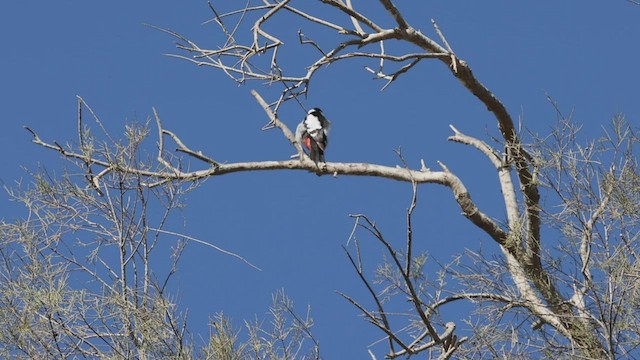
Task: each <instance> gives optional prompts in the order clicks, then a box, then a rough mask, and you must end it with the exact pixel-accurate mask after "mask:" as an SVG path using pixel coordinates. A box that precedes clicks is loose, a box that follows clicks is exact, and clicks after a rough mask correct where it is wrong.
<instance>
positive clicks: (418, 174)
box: [33, 0, 640, 359]
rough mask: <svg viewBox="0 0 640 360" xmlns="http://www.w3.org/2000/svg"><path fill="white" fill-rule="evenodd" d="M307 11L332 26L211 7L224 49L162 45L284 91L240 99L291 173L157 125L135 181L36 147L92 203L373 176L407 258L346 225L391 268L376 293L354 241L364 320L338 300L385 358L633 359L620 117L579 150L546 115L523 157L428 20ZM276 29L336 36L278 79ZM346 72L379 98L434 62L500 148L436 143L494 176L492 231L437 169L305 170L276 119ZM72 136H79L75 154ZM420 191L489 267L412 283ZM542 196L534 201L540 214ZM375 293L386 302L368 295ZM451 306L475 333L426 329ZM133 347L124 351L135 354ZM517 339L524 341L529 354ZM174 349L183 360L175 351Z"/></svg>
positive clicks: (128, 170)
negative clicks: (117, 196)
mask: <svg viewBox="0 0 640 360" xmlns="http://www.w3.org/2000/svg"><path fill="white" fill-rule="evenodd" d="M320 3H322V4H323V5H324V6H325V8H326V9H330V10H332V11H334V12H335V13H337V14H339V16H332V17H331V18H328V17H326V18H323V16H322V15H318V14H316V13H313V12H311V11H310V10H306V8H305V5H304V3H300V5H294V2H293V1H290V0H282V1H273V2H272V1H267V0H265V1H262V2H260V3H259V4H258V5H252V4H251V3H250V2H249V5H247V6H244V7H239V8H237V9H233V10H229V11H225V12H220V11H218V10H217V8H216V7H214V6H213V5H212V4H210V9H211V12H212V14H213V18H212V19H211V21H210V22H211V23H215V24H216V25H217V26H219V28H220V31H221V32H222V33H223V34H224V37H225V42H224V43H223V44H219V45H217V46H215V47H214V49H213V50H210V49H207V48H203V47H200V46H199V45H198V44H196V43H195V42H194V41H191V40H189V39H188V38H187V37H185V36H183V35H180V34H178V33H176V32H173V31H169V30H163V31H165V32H168V33H169V34H171V35H172V36H174V37H176V38H177V39H178V40H179V44H178V48H179V49H180V50H182V51H184V52H185V53H186V55H174V56H176V57H179V58H182V59H186V60H189V61H191V62H194V63H195V64H197V65H199V66H208V67H212V68H214V69H216V70H219V71H222V72H224V73H225V74H227V75H228V76H229V77H230V78H231V79H233V80H234V81H236V82H238V83H245V82H247V81H249V80H259V81H261V82H266V83H269V84H270V85H277V86H281V89H282V90H281V92H280V93H279V95H278V96H277V97H276V98H275V99H273V101H271V102H269V101H266V100H264V98H263V97H262V96H261V95H260V94H259V93H258V92H257V91H255V90H252V94H253V96H254V97H255V99H256V101H257V102H258V103H259V104H260V105H261V106H262V108H263V109H264V111H265V113H266V116H267V119H268V123H267V125H265V127H264V128H265V129H270V128H277V129H280V131H282V133H283V135H284V137H285V138H286V139H287V140H288V141H290V142H291V144H292V145H293V146H294V147H295V150H296V152H297V153H298V158H297V159H293V160H291V159H287V160H274V161H262V162H243V163H220V162H218V161H216V160H215V159H214V158H213V157H212V156H207V155H204V154H202V153H201V152H197V151H194V150H192V149H191V148H190V147H189V146H187V145H186V144H184V143H183V142H182V141H181V140H180V138H179V136H178V135H176V133H174V132H172V131H170V130H167V129H165V128H164V127H163V126H162V123H161V121H160V117H159V116H158V114H155V120H156V125H157V128H158V138H159V150H158V152H157V156H156V159H157V162H158V166H157V167H150V166H145V167H140V166H137V163H134V162H124V161H114V160H113V158H111V157H108V156H103V157H100V156H96V155H95V153H94V152H93V151H88V150H85V149H84V147H83V145H82V141H81V146H80V149H78V150H74V149H71V148H66V147H62V146H60V145H58V144H55V143H48V142H45V141H43V140H42V139H41V138H40V137H39V136H38V135H37V134H36V133H35V132H33V136H34V142H36V143H37V144H39V145H42V146H44V147H47V148H50V149H53V150H56V151H59V152H60V153H62V154H63V155H64V156H65V157H67V158H69V159H75V160H77V161H79V162H80V163H81V164H84V165H85V166H84V169H85V171H86V176H87V180H88V183H89V184H90V185H91V186H92V187H93V188H94V189H95V191H96V192H100V193H105V194H106V193H107V192H109V191H112V190H110V189H111V188H112V187H113V185H112V184H111V183H110V182H109V181H108V180H109V179H114V178H115V179H118V178H119V177H126V178H131V179H135V180H136V183H135V186H134V187H133V188H135V189H139V190H138V192H139V193H141V194H143V193H145V192H147V191H152V189H166V187H167V186H172V184H174V183H178V184H182V183H183V182H189V181H196V180H199V179H203V178H207V177H212V176H221V175H224V174H228V173H233V172H240V171H255V170H274V169H291V170H307V171H311V172H315V173H317V174H319V175H323V174H335V175H360V176H362V175H364V176H377V177H384V178H388V179H394V180H400V181H405V182H408V183H411V184H412V185H413V188H414V192H413V194H414V195H413V198H412V201H411V203H410V206H409V209H408V211H407V233H406V247H405V248H404V249H402V250H398V249H394V248H393V247H392V246H391V244H390V243H389V242H388V241H387V240H386V239H385V236H384V234H383V233H382V232H381V231H380V230H379V229H378V228H377V226H376V225H375V222H374V221H372V220H371V219H369V218H368V217H367V216H365V215H356V216H355V219H356V228H362V229H364V230H365V231H367V232H368V233H369V234H371V235H372V236H373V238H375V239H376V240H377V242H378V243H379V244H381V245H382V246H383V247H384V248H385V249H386V251H387V252H388V254H389V256H390V258H389V262H388V263H385V264H384V265H382V266H381V267H379V268H378V271H377V276H378V280H377V282H372V281H371V279H369V275H368V274H367V273H366V271H365V267H364V265H363V264H364V260H366V259H361V257H360V250H359V249H360V246H363V244H362V242H361V241H358V240H357V238H355V237H354V238H353V243H354V247H353V248H352V249H347V250H348V252H347V254H348V257H349V260H350V261H351V263H352V264H353V265H354V269H355V270H356V273H357V275H358V276H359V277H360V279H361V280H362V282H363V284H364V285H365V286H366V287H367V289H368V290H369V292H370V294H371V296H372V298H373V300H374V303H375V307H374V308H373V309H368V308H367V307H365V306H364V305H362V303H361V302H360V301H358V300H356V299H352V298H351V297H349V295H347V294H343V296H344V297H345V298H347V299H348V300H349V301H350V302H351V303H353V304H354V305H355V306H357V307H358V308H359V309H360V310H361V311H362V313H363V315H364V317H365V318H366V319H367V320H368V321H369V322H371V323H372V324H373V325H374V326H376V327H377V328H379V329H380V330H381V332H382V333H383V335H384V336H385V337H386V338H387V342H388V352H387V354H386V357H388V358H395V357H399V356H410V355H414V354H417V353H428V354H429V355H430V356H432V357H435V358H441V359H446V358H449V357H451V356H452V355H453V354H454V353H455V354H457V356H461V357H475V356H479V354H482V353H489V354H493V355H494V356H505V357H522V356H527V355H531V354H532V353H537V354H543V355H545V356H549V357H550V356H571V357H573V358H590V359H600V358H616V357H619V356H629V355H630V354H631V352H633V351H634V350H635V348H636V347H637V346H638V345H639V337H638V331H637V329H638V322H637V315H635V309H636V308H637V304H638V296H637V291H636V288H635V283H634V282H633V281H631V280H632V279H635V278H636V277H637V276H638V272H637V271H638V270H637V265H636V264H637V261H636V255H635V254H636V251H637V250H636V249H637V239H638V215H639V214H640V211H638V210H639V209H638V208H637V204H638V203H639V202H638V199H637V194H638V189H640V187H639V186H638V172H637V169H636V160H635V156H634V152H633V151H634V146H635V144H636V143H637V140H638V138H637V137H636V134H635V132H634V130H633V129H632V128H631V127H630V126H629V125H628V124H626V123H625V122H624V121H622V120H621V119H620V118H619V117H618V118H616V119H615V120H614V121H613V122H612V127H611V128H610V129H609V130H608V131H607V133H606V134H605V137H604V138H603V139H601V140H599V141H598V142H594V143H592V144H589V145H584V146H583V145H580V144H579V143H578V142H577V141H576V140H575V139H576V134H577V130H576V129H575V128H572V127H571V121H570V120H569V119H565V118H564V117H562V116H561V113H560V111H559V110H558V114H559V116H560V120H561V121H560V123H561V125H562V126H561V127H560V128H559V129H558V130H557V131H556V132H554V133H553V134H551V136H550V137H539V136H537V135H535V134H531V136H530V137H529V138H530V139H531V143H530V144H526V143H524V140H523V136H522V134H521V133H519V132H518V131H517V128H516V126H515V125H514V121H513V117H512V115H511V113H510V112H509V111H508V110H507V108H506V107H505V106H504V105H503V103H502V102H501V101H500V100H499V98H498V97H497V96H496V95H494V94H493V92H491V91H490V90H489V89H488V88H487V87H486V86H485V85H484V84H483V83H482V82H480V80H479V79H478V78H477V77H476V76H475V75H474V74H473V72H472V71H471V68H470V66H469V64H468V63H467V62H466V61H464V60H463V59H460V58H459V57H458V56H457V55H456V53H455V52H454V50H453V48H452V46H451V45H450V44H449V42H448V41H447V39H446V37H445V35H444V33H443V32H442V31H441V30H440V28H439V27H438V26H437V24H436V22H435V21H432V26H433V31H432V33H433V35H432V36H429V35H427V34H425V33H422V32H421V31H418V30H416V28H414V27H413V26H412V25H411V24H409V23H408V22H407V20H406V19H405V17H404V16H403V15H402V13H401V12H400V10H399V9H398V8H397V7H396V5H395V4H394V2H393V1H391V0H380V1H379V3H380V4H381V5H382V6H383V8H384V9H385V11H386V13H385V14H386V16H388V17H389V18H390V19H392V21H393V23H394V25H393V27H390V28H385V27H382V26H380V25H378V21H376V19H374V18H373V17H372V16H370V15H368V14H367V13H366V12H363V11H360V10H358V9H355V8H354V7H353V6H352V5H351V1H349V0H321V1H320ZM288 17H289V18H291V17H293V18H296V19H298V20H302V21H304V22H307V23H308V24H313V25H314V26H315V27H319V28H322V29H324V30H326V31H329V32H331V33H332V34H333V38H332V39H333V41H334V42H333V44H331V45H329V46H321V45H320V44H318V43H317V42H316V41H314V40H313V38H312V37H311V36H309V35H308V34H305V33H303V32H302V31H298V38H299V40H300V45H299V46H307V47H311V48H312V49H314V50H315V51H317V54H318V55H317V58H316V59H315V60H314V61H313V62H311V63H309V64H308V67H307V68H306V70H298V69H294V71H290V70H289V69H286V68H285V67H284V66H282V65H281V63H282V61H281V60H280V57H279V54H281V53H282V52H283V47H284V43H283V42H282V41H281V40H280V37H281V36H282V35H281V34H275V33H272V32H269V31H268V30H266V28H267V27H266V24H268V23H269V22H271V21H277V20H276V19H287V18H288ZM331 19H342V20H343V21H342V22H338V20H331ZM245 24H247V25H248V26H247V27H249V28H250V35H249V36H246V33H244V32H243V30H244V29H245ZM291 31H294V30H291ZM392 40H393V41H395V42H400V43H403V44H406V45H409V46H408V47H403V48H402V49H406V48H411V49H415V50H414V51H406V50H404V51H403V52H401V53H399V54H395V53H390V52H389V51H390V50H389V49H394V48H393V47H392V46H390V45H389V42H390V41H392ZM258 55H260V56H258ZM354 58H365V59H369V60H370V61H372V63H376V64H377V66H376V67H373V66H371V67H367V68H366V69H367V71H369V72H371V73H372V74H374V75H375V76H376V77H377V78H379V79H382V80H384V81H386V85H385V87H386V86H388V85H390V84H393V82H394V81H395V80H396V79H397V78H398V77H400V76H403V75H405V74H407V73H409V72H410V71H411V70H412V69H413V68H414V67H415V66H416V65H417V64H419V63H420V62H423V61H437V62H441V63H443V64H444V65H446V68H447V69H448V71H449V72H450V74H451V76H452V78H454V79H457V80H458V81H460V82H461V83H462V84H463V85H464V87H465V88H466V89H467V90H468V91H469V93H470V94H472V95H473V96H475V98H476V99H477V100H478V101H479V102H480V103H482V104H483V105H484V106H485V107H486V108H487V109H488V110H489V111H490V112H491V114H492V115H493V117H494V118H495V119H496V120H497V130H498V132H499V134H500V137H501V138H500V140H499V141H496V142H495V143H494V144H493V145H491V144H489V143H487V142H485V141H482V140H481V139H479V138H476V137H473V136H470V135H467V134H465V133H463V132H462V131H460V130H458V129H457V128H456V127H454V126H451V130H452V131H453V134H452V135H451V136H450V137H449V140H450V141H453V142H457V143H460V144H463V145H468V146H470V148H472V149H475V150H477V151H480V152H481V153H482V154H483V155H484V156H486V158H487V159H488V160H489V163H490V164H491V166H493V168H495V170H496V172H497V174H498V177H497V181H498V183H499V185H500V189H501V191H502V199H500V201H501V202H502V203H503V204H504V212H505V214H506V216H505V217H506V218H505V219H501V220H496V219H494V218H492V217H491V216H489V215H488V214H487V213H485V212H484V211H483V209H481V208H479V207H478V206H477V205H476V204H475V203H474V201H473V200H472V198H471V196H470V194H469V191H468V190H467V188H466V187H465V185H464V182H463V181H462V180H461V179H460V178H459V177H458V176H456V175H455V174H454V173H453V172H452V171H450V170H449V169H448V168H447V166H446V165H445V164H440V167H441V170H439V171H432V170H430V169H428V168H427V167H426V166H425V165H424V163H423V164H422V167H421V168H420V169H411V168H409V167H408V166H406V167H404V168H399V167H387V166H381V165H376V164H365V163H336V162H327V163H319V164H318V163H315V162H313V161H312V160H311V159H309V158H308V156H306V154H305V153H304V151H303V150H302V148H301V144H298V143H297V142H296V140H295V137H294V135H293V134H292V132H291V130H290V129H289V126H287V123H288V122H285V121H282V120H281V119H280V118H279V116H278V113H279V109H281V108H282V106H285V105H286V104H289V103H291V101H292V100H293V101H298V99H299V97H300V96H304V95H306V94H307V93H308V92H309V91H310V90H309V89H310V88H311V87H310V85H311V83H312V80H313V79H314V78H315V77H316V76H319V70H320V69H322V68H323V67H325V66H327V65H329V64H332V63H335V62H338V61H349V60H350V59H354ZM296 70H297V72H298V73H299V74H296ZM82 131H83V130H82V128H81V127H80V128H79V133H80V136H81V139H82V136H83V135H82ZM165 139H171V140H172V141H173V142H175V143H176V144H177V151H178V152H180V153H183V154H185V155H186V156H188V157H191V158H194V159H197V160H200V161H202V162H203V163H204V164H205V165H206V167H205V168H203V169H202V170H195V171H185V170H183V168H182V167H181V163H180V159H178V158H176V157H174V156H173V154H171V153H170V152H168V151H167V150H166V148H165V145H164V141H165ZM109 153H110V152H109V151H105V152H103V154H109ZM118 183H119V182H118ZM419 184H440V185H444V186H446V187H448V188H449V189H450V191H451V193H452V195H453V197H454V199H455V201H456V202H457V203H458V205H459V206H460V209H461V210H462V214H463V215H464V216H465V217H466V218H467V219H468V220H469V221H470V222H471V223H472V224H473V225H475V226H476V227H477V228H478V229H479V230H481V231H482V232H483V233H485V234H486V235H487V236H488V237H489V238H490V239H491V240H492V241H493V243H494V245H495V246H496V247H497V248H498V249H499V250H500V253H501V254H502V257H501V258H500V259H498V260H495V261H494V260H491V259H488V258H487V257H485V256H484V255H483V253H482V252H467V253H466V254H463V255H464V256H461V258H460V259H461V260H460V262H454V263H453V264H446V265H443V271H442V273H441V274H440V275H439V277H437V278H436V281H433V280H430V281H427V280H426V278H425V276H424V272H423V271H422V266H423V265H424V263H425V261H426V257H425V256H424V255H422V254H418V255H416V254H414V253H413V250H412V249H413V243H414V241H415V240H414V235H413V229H412V224H411V221H412V212H413V209H414V207H415V205H416V201H417V187H418V185H419ZM164 192H167V191H166V190H165V191H164ZM543 194H544V195H546V196H547V198H544V199H545V202H543V201H542V199H543V197H542V196H541V195H543ZM555 205H559V206H560V209H561V210H560V211H559V212H553V211H552V209H554V208H555V207H554V206H555ZM545 221H546V222H545ZM545 224H548V225H545ZM543 229H544V230H545V231H543ZM553 229H556V230H557V231H554V230H553ZM155 233H159V231H155ZM543 235H544V236H545V242H543ZM134 243H135V242H134ZM136 250H137V248H136ZM124 254H130V252H124ZM463 258H464V259H466V260H465V261H466V262H465V261H463V260H462V259H463ZM122 274H124V272H122ZM122 276H124V275H122ZM444 279H455V280H456V281H457V284H458V285H457V286H456V287H455V288H448V287H447V286H446V281H445V280H444ZM380 284H383V287H382V288H380V289H379V288H377V286H379V285H380ZM121 292H124V290H121ZM125 293H126V292H125ZM400 294H402V295H403V296H404V298H408V299H409V302H410V304H411V305H410V311H411V314H412V316H408V317H406V318H404V320H405V321H407V323H406V324H404V325H398V322H399V321H395V320H393V319H390V313H391V312H392V311H391V310H389V304H388V303H386V302H385V301H383V300H385V299H387V298H389V297H396V296H398V295H400ZM145 296H147V295H145ZM125 298H126V296H125ZM125 300H126V299H123V301H125ZM460 301H468V302H471V303H473V304H478V305H479V306H478V308H477V314H478V315H479V316H480V319H482V321H479V322H473V321H471V320H468V322H467V324H468V325H469V327H470V328H471V329H472V330H473V331H472V334H471V335H470V336H468V337H466V336H465V337H462V336H458V335H457V334H456V324H455V322H453V321H451V320H455V319H441V317H440V315H439V313H440V310H441V309H442V308H444V307H446V306H448V305H450V304H453V303H457V302H460ZM480 305H481V306H480ZM405 311H406V309H405ZM174 322H175V321H173V320H172V321H171V322H170V323H174ZM176 328H177V327H176ZM216 330H218V331H219V332H221V334H226V335H224V336H222V335H219V336H218V337H217V338H216V339H217V341H218V342H219V343H220V344H229V343H233V341H232V339H233V336H228V335H229V334H231V335H232V334H233V330H232V329H230V328H229V327H228V326H227V325H219V326H218V327H216ZM132 334H133V333H131V332H130V340H131V341H134V340H135V341H139V337H136V336H133V335H132ZM171 334H172V339H173V341H174V342H173V344H180V343H181V342H180V341H179V339H180V336H179V335H180V332H179V331H174V332H173V333H171ZM519 339H526V343H522V342H519ZM221 346H222V345H221ZM171 348H172V349H180V347H179V346H177V345H174V346H172V347H171ZM180 351H183V350H180ZM184 351H186V350H184ZM372 357H374V358H375V355H373V354H372Z"/></svg>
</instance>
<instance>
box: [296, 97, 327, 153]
mask: <svg viewBox="0 0 640 360" xmlns="http://www.w3.org/2000/svg"><path fill="white" fill-rule="evenodd" d="M330 127H331V123H330V122H329V120H327V118H326V117H325V116H324V114H322V110H320V109H318V108H313V109H311V110H309V112H308V113H307V116H305V118H304V120H302V122H300V124H298V127H297V128H296V141H297V142H298V143H299V144H300V145H301V146H304V147H305V148H307V150H309V157H310V158H311V160H313V161H315V162H325V161H324V152H325V150H326V148H327V143H328V138H327V135H328V134H329V128H330Z"/></svg>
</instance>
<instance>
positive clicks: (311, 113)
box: [307, 108, 322, 115]
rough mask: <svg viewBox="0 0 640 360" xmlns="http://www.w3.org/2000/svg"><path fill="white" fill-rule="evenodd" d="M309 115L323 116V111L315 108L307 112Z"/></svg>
mask: <svg viewBox="0 0 640 360" xmlns="http://www.w3.org/2000/svg"><path fill="white" fill-rule="evenodd" d="M307 114H309V115H315V114H322V110H320V108H313V109H311V110H309V111H308V112H307Z"/></svg>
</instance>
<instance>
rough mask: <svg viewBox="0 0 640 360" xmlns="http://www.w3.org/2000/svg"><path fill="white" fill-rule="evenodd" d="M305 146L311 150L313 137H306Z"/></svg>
mask: <svg viewBox="0 0 640 360" xmlns="http://www.w3.org/2000/svg"><path fill="white" fill-rule="evenodd" d="M304 146H305V147H306V148H307V149H309V150H311V138H310V137H308V138H305V139H304Z"/></svg>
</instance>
